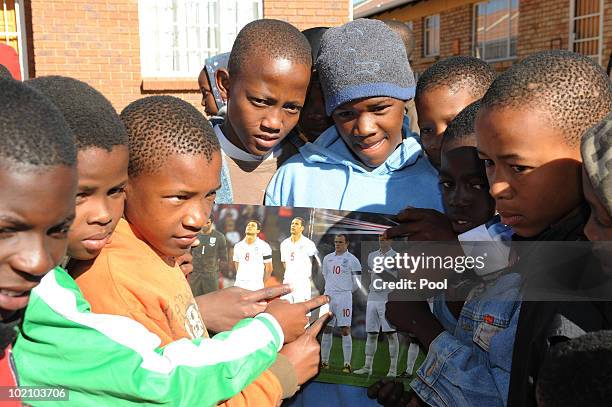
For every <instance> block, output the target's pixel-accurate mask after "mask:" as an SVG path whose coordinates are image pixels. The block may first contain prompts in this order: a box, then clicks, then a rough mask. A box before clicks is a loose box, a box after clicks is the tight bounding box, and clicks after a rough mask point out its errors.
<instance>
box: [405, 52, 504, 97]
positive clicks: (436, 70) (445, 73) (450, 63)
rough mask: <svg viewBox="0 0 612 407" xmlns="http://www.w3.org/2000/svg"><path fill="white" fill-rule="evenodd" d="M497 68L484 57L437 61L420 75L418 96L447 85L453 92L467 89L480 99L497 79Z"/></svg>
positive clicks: (417, 89)
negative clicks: (484, 59)
mask: <svg viewBox="0 0 612 407" xmlns="http://www.w3.org/2000/svg"><path fill="white" fill-rule="evenodd" d="M495 75H496V73H495V70H494V69H493V68H492V67H491V65H489V64H487V63H486V62H484V61H483V60H482V59H478V58H476V57H469V56H457V57H450V58H446V59H443V60H441V61H438V62H436V63H435V64H433V65H432V66H430V67H429V68H427V69H426V70H425V72H423V73H422V74H421V76H419V80H418V82H417V86H416V97H419V95H422V94H423V93H424V92H427V91H428V90H431V89H434V88H437V87H440V86H446V87H448V88H450V90H451V92H458V91H459V90H462V89H466V90H468V91H469V92H470V95H472V96H473V97H474V98H476V99H480V98H482V97H483V95H484V94H485V93H486V92H487V89H489V86H490V85H491V83H492V82H493V80H494V79H495Z"/></svg>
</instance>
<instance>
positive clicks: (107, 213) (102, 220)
mask: <svg viewBox="0 0 612 407" xmlns="http://www.w3.org/2000/svg"><path fill="white" fill-rule="evenodd" d="M112 220H113V216H112V214H111V210H110V208H109V205H108V202H100V205H97V206H96V208H95V210H93V211H92V212H91V213H90V216H89V218H88V223H90V224H93V223H96V224H100V225H106V224H108V223H109V222H111V221H112Z"/></svg>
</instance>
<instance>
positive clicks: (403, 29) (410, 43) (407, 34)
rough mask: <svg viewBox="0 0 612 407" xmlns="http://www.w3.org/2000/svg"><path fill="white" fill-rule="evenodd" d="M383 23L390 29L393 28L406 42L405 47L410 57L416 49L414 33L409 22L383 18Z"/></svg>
mask: <svg viewBox="0 0 612 407" xmlns="http://www.w3.org/2000/svg"><path fill="white" fill-rule="evenodd" d="M382 22H383V23H385V24H386V25H387V27H389V28H390V29H392V30H393V32H394V33H396V34H397V35H399V36H400V38H401V39H402V42H403V43H404V48H406V55H407V56H408V59H410V56H411V55H412V52H413V51H414V44H415V42H414V33H413V32H412V30H411V29H410V27H408V24H406V23H402V22H401V21H396V20H382Z"/></svg>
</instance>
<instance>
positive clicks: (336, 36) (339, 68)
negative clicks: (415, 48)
mask: <svg viewBox="0 0 612 407" xmlns="http://www.w3.org/2000/svg"><path fill="white" fill-rule="evenodd" d="M316 68H317V71H318V72H319V77H320V80H321V87H322V88H323V95H324V96H325V111H326V113H327V115H331V114H332V112H333V111H334V110H335V109H336V108H337V107H339V106H341V105H343V104H344V103H347V102H350V101H353V100H357V99H362V98H368V97H376V96H389V97H392V98H395V99H400V100H408V99H411V98H412V97H414V91H415V86H416V84H415V81H414V75H413V73H412V69H410V63H409V62H408V57H407V56H406V49H405V48H404V44H403V43H402V40H401V39H400V37H399V36H398V35H397V34H395V33H394V32H393V31H392V30H391V29H390V28H389V27H387V25H386V24H385V23H383V22H382V21H379V20H370V19H365V18H362V19H358V20H354V21H351V22H349V23H346V24H344V25H342V26H340V27H332V28H330V29H329V30H327V31H326V32H325V34H323V38H322V40H321V50H320V51H319V57H318V58H317V62H316Z"/></svg>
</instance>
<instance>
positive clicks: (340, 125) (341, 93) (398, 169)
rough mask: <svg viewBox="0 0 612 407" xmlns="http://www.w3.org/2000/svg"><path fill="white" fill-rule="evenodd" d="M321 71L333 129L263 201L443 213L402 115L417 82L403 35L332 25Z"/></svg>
mask: <svg viewBox="0 0 612 407" xmlns="http://www.w3.org/2000/svg"><path fill="white" fill-rule="evenodd" d="M316 69H317V71H318V72H319V75H320V81H321V87H322V89H323V95H324V97H325V110H326V113H327V114H328V115H330V116H332V118H333V121H334V124H335V125H334V126H332V127H330V128H329V129H327V130H326V131H325V132H323V133H322V134H321V136H320V137H319V138H318V139H317V140H316V141H315V142H313V143H308V144H306V145H305V146H303V147H302V148H301V149H300V153H299V154H296V155H295V156H294V157H292V158H291V159H290V160H288V161H287V162H286V163H285V165H283V166H282V167H281V168H280V169H279V170H278V171H277V173H276V174H275V175H274V177H273V178H272V181H271V182H270V184H269V185H268V189H267V191H266V204H267V205H276V206H302V207H316V208H326V209H340V210H361V211H369V212H379V213H385V214H396V213H398V212H399V211H400V210H402V209H404V208H405V207H407V206H413V207H420V208H433V209H437V210H440V211H442V202H441V195H440V191H439V188H438V181H437V172H436V170H435V169H434V168H433V167H432V165H431V164H430V163H429V160H427V158H426V157H425V156H424V154H423V151H422V149H421V146H420V144H419V140H418V136H417V135H416V134H414V133H412V132H411V131H410V130H409V127H410V123H409V120H408V118H407V117H404V104H405V102H406V100H409V99H411V98H412V97H413V96H414V92H415V86H416V85H415V81H414V76H413V73H412V70H411V69H410V64H409V62H408V58H407V56H406V50H405V48H404V45H403V43H402V41H401V39H400V37H399V36H398V35H397V34H395V33H394V32H393V31H392V30H391V29H390V28H389V27H387V25H385V24H384V23H383V22H381V21H378V20H369V19H358V20H355V21H351V22H349V23H347V24H345V25H343V26H340V27H333V28H330V29H329V30H327V31H326V32H325V34H324V35H323V38H322V40H321V49H320V53H319V57H318V58H317V61H316ZM364 191H367V192H364Z"/></svg>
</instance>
